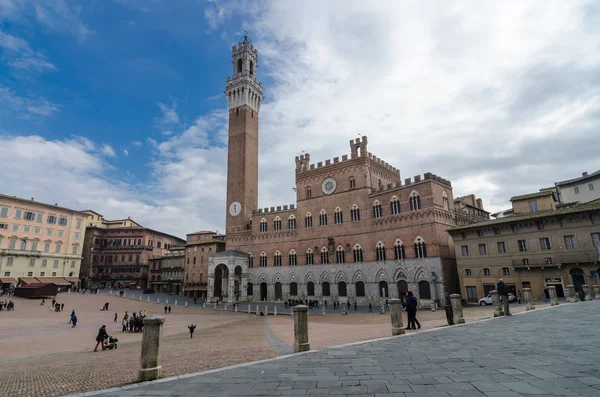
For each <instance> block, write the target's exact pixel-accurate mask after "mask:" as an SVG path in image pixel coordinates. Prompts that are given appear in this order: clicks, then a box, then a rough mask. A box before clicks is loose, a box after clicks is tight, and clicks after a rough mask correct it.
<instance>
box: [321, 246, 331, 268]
mask: <svg viewBox="0 0 600 397" xmlns="http://www.w3.org/2000/svg"><path fill="white" fill-rule="evenodd" d="M328 263H329V251H328V250H327V248H325V247H323V249H321V265H327V264H328Z"/></svg>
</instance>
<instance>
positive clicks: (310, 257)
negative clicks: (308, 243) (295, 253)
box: [306, 248, 315, 265]
mask: <svg viewBox="0 0 600 397" xmlns="http://www.w3.org/2000/svg"><path fill="white" fill-rule="evenodd" d="M314 263H315V257H314V254H313V252H312V250H311V249H310V248H309V249H308V250H307V251H306V264H307V265H312V264H314Z"/></svg>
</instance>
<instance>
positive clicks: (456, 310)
mask: <svg viewBox="0 0 600 397" xmlns="http://www.w3.org/2000/svg"><path fill="white" fill-rule="evenodd" d="M461 300H462V296H460V295H459V294H452V295H450V303H451V304H452V321H454V324H464V323H465V318H464V316H463V307H462V301H461Z"/></svg>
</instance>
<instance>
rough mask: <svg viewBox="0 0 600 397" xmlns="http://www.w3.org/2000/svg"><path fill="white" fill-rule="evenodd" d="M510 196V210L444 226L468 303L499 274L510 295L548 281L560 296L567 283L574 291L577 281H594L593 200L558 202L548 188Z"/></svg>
mask: <svg viewBox="0 0 600 397" xmlns="http://www.w3.org/2000/svg"><path fill="white" fill-rule="evenodd" d="M511 201H512V205H513V208H512V212H513V213H514V215H511V216H505V217H502V218H499V219H496V220H493V221H488V222H482V223H478V224H473V225H468V226H463V227H457V228H454V229H450V230H449V233H450V234H451V235H452V237H453V239H454V249H455V251H456V258H457V265H458V272H459V277H460V287H461V294H462V295H463V296H464V297H466V298H467V300H468V301H469V302H477V301H478V300H479V299H481V298H483V297H485V296H487V294H488V293H489V291H490V290H493V289H495V288H496V286H495V285H496V282H497V281H498V279H500V278H502V279H503V280H504V282H505V283H506V284H507V286H508V288H509V289H510V290H512V292H513V293H515V294H517V293H518V292H520V291H521V290H522V288H531V289H532V292H533V296H534V297H535V298H543V297H544V295H545V288H546V287H547V286H550V285H554V286H555V287H556V290H557V293H558V295H559V296H564V292H565V290H566V286H567V285H569V284H573V285H575V287H576V289H577V291H578V292H579V293H580V294H581V291H582V288H581V286H582V285H584V284H588V285H597V284H598V276H597V274H598V271H599V270H600V269H599V268H600V201H599V200H596V201H593V202H590V203H587V204H572V205H568V204H567V205H564V204H563V205H561V204H559V203H558V197H557V194H556V193H555V190H554V189H542V190H541V191H540V192H536V193H532V194H528V195H522V196H517V197H513V198H512V199H511Z"/></svg>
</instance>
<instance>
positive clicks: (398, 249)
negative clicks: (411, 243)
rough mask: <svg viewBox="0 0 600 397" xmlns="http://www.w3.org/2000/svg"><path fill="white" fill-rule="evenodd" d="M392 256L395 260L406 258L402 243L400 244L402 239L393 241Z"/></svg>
mask: <svg viewBox="0 0 600 397" xmlns="http://www.w3.org/2000/svg"><path fill="white" fill-rule="evenodd" d="M394 256H395V258H396V260H401V259H404V258H406V254H405V253H404V244H402V241H400V240H396V242H395V243H394Z"/></svg>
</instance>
